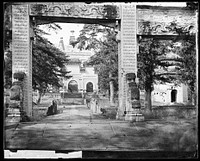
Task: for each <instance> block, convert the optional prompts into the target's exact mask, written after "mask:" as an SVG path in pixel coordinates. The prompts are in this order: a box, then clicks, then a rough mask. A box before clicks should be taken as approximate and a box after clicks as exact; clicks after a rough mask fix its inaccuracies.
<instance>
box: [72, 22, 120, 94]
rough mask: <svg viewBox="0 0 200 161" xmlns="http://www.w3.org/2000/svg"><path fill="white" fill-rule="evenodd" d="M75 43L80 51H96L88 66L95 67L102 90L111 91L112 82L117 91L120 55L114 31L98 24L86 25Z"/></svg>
mask: <svg viewBox="0 0 200 161" xmlns="http://www.w3.org/2000/svg"><path fill="white" fill-rule="evenodd" d="M100 37H101V38H100ZM74 43H75V44H76V45H77V47H78V48H79V49H86V50H90V49H93V50H95V55H93V56H92V57H91V58H90V60H89V61H88V64H89V65H93V66H94V68H95V71H96V72H97V74H98V76H99V87H100V89H101V90H103V91H105V90H110V85H109V82H111V81H112V82H113V85H114V90H115V91H117V90H118V75H117V71H118V63H117V62H118V55H117V42H116V39H115V32H114V30H112V29H111V28H108V27H103V26H100V25H97V24H92V25H91V24H86V25H84V27H83V29H82V30H81V33H80V35H79V37H78V38H77V41H75V42H74Z"/></svg>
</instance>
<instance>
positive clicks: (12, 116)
mask: <svg viewBox="0 0 200 161" xmlns="http://www.w3.org/2000/svg"><path fill="white" fill-rule="evenodd" d="M20 120H21V116H20V110H19V109H18V108H9V109H8V116H7V117H6V122H20Z"/></svg>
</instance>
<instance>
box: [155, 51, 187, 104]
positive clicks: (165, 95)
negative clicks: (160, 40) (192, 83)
mask: <svg viewBox="0 0 200 161" xmlns="http://www.w3.org/2000/svg"><path fill="white" fill-rule="evenodd" d="M178 57H179V56H178V55H177V54H174V53H173V52H169V53H167V54H166V56H165V58H164V59H166V60H167V61H168V62H169V63H174V59H176V58H178ZM166 71H167V72H166ZM156 73H158V74H159V73H162V74H163V73H166V74H171V75H173V74H174V75H176V72H175V66H170V67H168V69H167V70H164V69H157V70H156ZM188 92H189V91H188V87H187V86H186V85H185V84H182V83H180V84H177V83H176V82H171V83H165V84H159V83H157V84H154V90H153V91H152V105H170V104H187V103H188V101H189V100H188V99H189V97H188Z"/></svg>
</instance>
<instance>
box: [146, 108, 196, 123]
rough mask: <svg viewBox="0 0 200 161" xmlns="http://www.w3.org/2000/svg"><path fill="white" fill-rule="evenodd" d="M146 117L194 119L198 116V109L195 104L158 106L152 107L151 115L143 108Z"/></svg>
mask: <svg viewBox="0 0 200 161" xmlns="http://www.w3.org/2000/svg"><path fill="white" fill-rule="evenodd" d="M142 112H143V113H144V116H146V117H145V119H149V118H152V119H162V120H168V119H172V120H178V119H193V118H196V116H197V109H196V107H195V106H193V105H187V106H186V105H185V106H183V105H181V106H178V105H174V106H156V107H153V108H152V114H151V116H149V115H148V114H147V113H146V112H145V110H144V109H142Z"/></svg>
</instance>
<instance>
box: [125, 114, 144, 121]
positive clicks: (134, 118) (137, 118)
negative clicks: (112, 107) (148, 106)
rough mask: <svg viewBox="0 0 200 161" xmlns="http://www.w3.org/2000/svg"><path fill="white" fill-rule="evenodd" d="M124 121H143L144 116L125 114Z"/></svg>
mask: <svg viewBox="0 0 200 161" xmlns="http://www.w3.org/2000/svg"><path fill="white" fill-rule="evenodd" d="M125 120H126V121H136V122H139V121H144V115H142V114H141V113H132V114H126V115H125Z"/></svg>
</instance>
